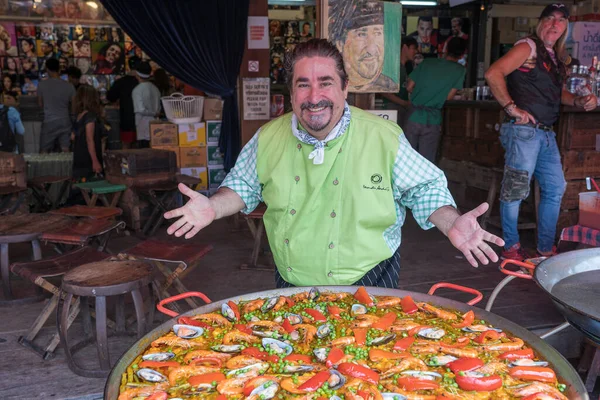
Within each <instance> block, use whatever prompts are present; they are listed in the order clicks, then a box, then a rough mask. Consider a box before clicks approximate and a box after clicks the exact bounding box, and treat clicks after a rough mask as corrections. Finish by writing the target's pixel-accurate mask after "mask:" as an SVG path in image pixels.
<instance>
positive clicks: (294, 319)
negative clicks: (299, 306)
mask: <svg viewBox="0 0 600 400" xmlns="http://www.w3.org/2000/svg"><path fill="white" fill-rule="evenodd" d="M284 317H285V318H286V319H287V320H288V321H290V324H291V325H297V324H301V323H302V317H301V316H299V315H298V314H294V313H285V315H284Z"/></svg>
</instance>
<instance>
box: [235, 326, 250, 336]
mask: <svg viewBox="0 0 600 400" xmlns="http://www.w3.org/2000/svg"><path fill="white" fill-rule="evenodd" d="M234 327H235V329H237V330H238V331H240V332H244V333H247V334H248V335H252V329H250V328H248V327H247V326H246V325H243V324H235V325H234Z"/></svg>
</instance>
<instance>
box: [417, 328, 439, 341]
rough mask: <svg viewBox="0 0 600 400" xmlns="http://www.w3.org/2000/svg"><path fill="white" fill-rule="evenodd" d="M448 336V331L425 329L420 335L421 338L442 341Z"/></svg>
mask: <svg viewBox="0 0 600 400" xmlns="http://www.w3.org/2000/svg"><path fill="white" fill-rule="evenodd" d="M445 334H446V331H445V330H443V329H442V328H425V329H421V330H420V331H419V333H418V335H419V336H421V337H423V338H425V339H435V340H437V339H441V338H443V337H444V335H445Z"/></svg>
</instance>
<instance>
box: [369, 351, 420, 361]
mask: <svg viewBox="0 0 600 400" xmlns="http://www.w3.org/2000/svg"><path fill="white" fill-rule="evenodd" d="M408 357H412V355H411V354H410V353H407V352H402V353H392V352H391V351H385V350H381V349H371V350H369V359H370V360H371V361H381V360H386V359H387V360H402V359H405V358H408Z"/></svg>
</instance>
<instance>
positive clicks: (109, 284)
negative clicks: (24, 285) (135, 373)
mask: <svg viewBox="0 0 600 400" xmlns="http://www.w3.org/2000/svg"><path fill="white" fill-rule="evenodd" d="M152 278H153V266H152V265H150V264H148V263H145V262H143V261H99V262H94V263H90V264H85V265H82V266H80V267H77V268H75V269H73V270H71V271H70V272H68V273H67V274H66V275H65V276H64V278H63V282H62V293H61V297H62V295H64V301H62V302H60V304H59V308H58V313H57V317H58V318H57V319H58V329H59V332H60V340H61V342H62V344H63V346H64V349H65V354H66V356H67V361H68V363H69V368H70V369H71V371H73V372H75V373H76V374H77V375H81V376H86V377H91V378H104V377H106V376H108V373H109V372H110V368H111V364H110V358H109V354H108V336H107V323H111V325H113V326H115V325H114V323H112V322H111V321H107V318H106V297H108V296H119V298H118V299H117V301H116V310H115V311H116V312H115V319H116V329H115V333H116V334H126V333H127V332H126V329H125V328H126V327H125V310H124V308H123V305H124V300H125V299H124V295H125V294H127V293H131V297H132V298H133V303H134V306H135V313H136V317H137V337H138V339H139V338H141V337H142V336H143V335H144V333H145V331H146V315H145V309H144V308H145V307H144V301H143V299H142V294H141V291H140V290H141V289H142V288H143V287H144V286H149V284H150V282H151V281H152ZM151 293H152V291H151ZM73 296H79V299H80V302H77V301H73ZM89 297H94V298H95V303H96V307H95V318H96V335H95V336H96V338H95V342H96V347H97V350H98V358H99V361H100V369H89V368H82V367H80V366H78V365H77V364H76V363H75V361H74V359H73V354H74V353H75V352H77V351H79V350H81V349H82V348H84V347H85V346H87V345H88V344H89V343H91V342H93V341H94V337H93V336H94V335H93V334H92V332H91V318H90V309H89V306H88V303H87V300H88V298H89ZM79 303H80V304H81V313H82V317H83V330H84V333H85V338H84V339H83V340H82V341H80V342H79V343H77V344H75V345H72V346H70V345H69V337H68V328H69V326H70V324H71V322H72V320H73V319H74V318H73V316H71V317H70V314H74V315H76V314H75V313H73V312H72V310H71V307H78V306H79Z"/></svg>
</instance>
